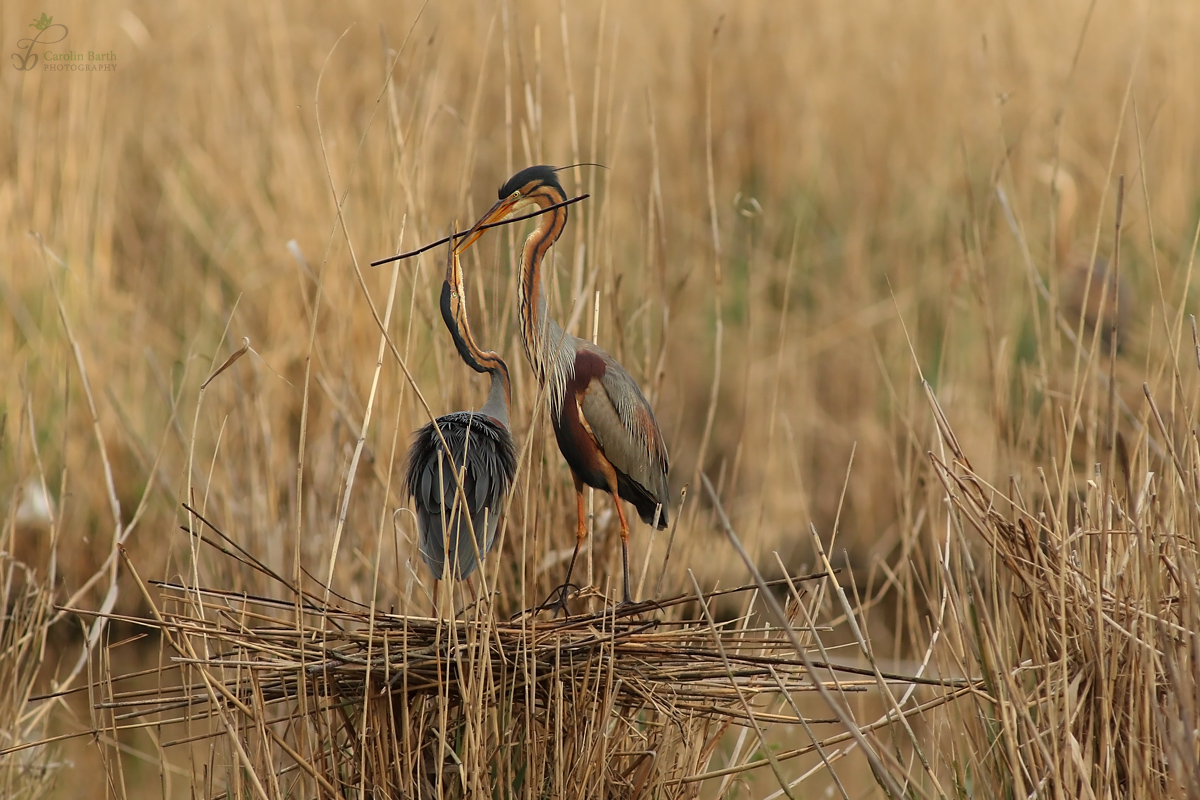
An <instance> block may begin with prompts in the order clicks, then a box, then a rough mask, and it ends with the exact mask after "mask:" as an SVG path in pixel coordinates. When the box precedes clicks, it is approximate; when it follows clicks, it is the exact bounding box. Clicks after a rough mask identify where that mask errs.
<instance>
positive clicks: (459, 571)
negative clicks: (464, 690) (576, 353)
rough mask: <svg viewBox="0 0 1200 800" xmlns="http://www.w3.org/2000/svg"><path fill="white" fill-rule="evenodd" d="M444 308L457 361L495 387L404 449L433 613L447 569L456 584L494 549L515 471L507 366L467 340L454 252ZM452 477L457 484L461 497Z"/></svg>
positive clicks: (427, 427)
mask: <svg viewBox="0 0 1200 800" xmlns="http://www.w3.org/2000/svg"><path fill="white" fill-rule="evenodd" d="M441 308H442V319H443V321H445V323H446V328H447V329H449V331H450V336H451V338H453V339H454V345H455V347H456V348H458V354H459V356H460V357H461V358H462V360H463V361H464V362H466V364H467V366H468V367H470V368H471V369H473V370H475V371H476V372H481V373H482V372H486V373H489V374H490V375H491V379H492V385H491V389H490V391H489V392H488V399H487V402H486V403H485V404H484V406H483V408H481V409H479V410H478V411H456V412H454V413H452V414H446V415H445V416H442V417H438V418H437V420H435V421H434V422H430V423H429V424H427V425H425V426H424V427H423V428H421V429H420V430H419V431H417V432H416V433H415V434H414V435H413V442H412V447H411V448H410V449H409V451H408V462H407V471H406V473H405V477H404V484H405V486H406V487H407V488H408V493H409V494H410V495H411V496H412V497H413V498H414V500H415V501H416V515H417V530H418V539H419V543H420V550H421V558H422V560H424V561H425V563H426V564H428V565H429V569H430V571H431V572H433V578H434V593H433V597H434V607H435V608H436V606H437V582H438V581H440V580H441V579H442V578H443V576H444V575H446V573H447V571H448V572H449V574H450V577H452V578H454V579H455V580H460V581H461V580H466V579H467V578H468V577H469V576H470V575H471V573H473V572H474V571H475V568H476V567H477V566H479V560H480V559H481V558H483V556H484V555H486V554H487V552H488V550H490V549H491V548H492V545H493V544H494V543H495V539H496V527H497V522H498V521H499V519H500V514H501V513H502V512H503V509H504V500H505V498H506V497H508V491H509V487H511V486H512V482H513V474H514V473H515V471H516V467H517V456H516V449H515V448H514V447H513V440H512V434H511V433H510V432H509V428H508V406H509V400H510V388H509V380H508V365H507V364H505V363H504V359H502V358H500V356H499V355H497V354H496V353H494V352H491V351H488V352H484V351H482V350H480V349H479V346H478V345H477V344H475V340H474V338H473V337H472V336H471V327H470V324H469V323H468V320H467V307H466V292H465V290H464V288H463V276H462V268H461V266H460V265H459V261H458V254H457V253H455V252H454V249H453V247H451V248H450V256H449V259H448V263H447V265H446V279H445V281H444V282H443V283H442V297H441ZM435 425H436V428H435ZM439 430H440V431H441V436H440V437H439V435H438V431H439ZM443 439H444V440H445V442H444V444H443V441H442V440H443ZM455 473H459V475H460V478H461V486H462V493H461V495H460V494H459V480H457V479H456V478H455ZM472 534H473V535H472ZM447 568H448V570H447Z"/></svg>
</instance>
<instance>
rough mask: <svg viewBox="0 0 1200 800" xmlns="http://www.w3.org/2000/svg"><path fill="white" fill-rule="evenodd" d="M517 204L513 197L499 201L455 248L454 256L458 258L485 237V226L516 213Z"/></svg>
mask: <svg viewBox="0 0 1200 800" xmlns="http://www.w3.org/2000/svg"><path fill="white" fill-rule="evenodd" d="M517 202H518V201H517V200H515V199H513V198H511V197H506V198H504V199H503V200H500V201H498V202H497V203H496V205H494V206H492V207H491V209H490V210H489V211H488V212H487V213H486V214H484V215H483V216H482V217H481V218H480V219H479V222H476V223H475V226H474V227H473V228H471V230H469V231H467V235H466V236H464V237H463V238H462V241H460V242H459V243H458V244H457V245H456V246H455V248H454V254H455V255H456V256H457V255H460V254H461V253H462V252H463V251H464V250H466V249H467V248H468V247H470V246H471V245H473V244H475V240H476V239H478V238H479V237H480V236H483V231H484V227H483V226H485V225H490V224H492V223H493V222H499V221H500V220H502V219H504V218H505V217H507V216H508V215H509V214H511V213H512V212H513V211H515V210H516V208H517Z"/></svg>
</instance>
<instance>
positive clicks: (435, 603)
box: [433, 578, 442, 619]
mask: <svg viewBox="0 0 1200 800" xmlns="http://www.w3.org/2000/svg"><path fill="white" fill-rule="evenodd" d="M441 583H442V582H441V581H439V580H438V579H437V578H434V579H433V618H434V619H437V615H438V610H437V606H438V587H439V586H440V585H441Z"/></svg>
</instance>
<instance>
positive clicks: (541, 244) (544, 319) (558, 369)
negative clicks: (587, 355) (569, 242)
mask: <svg viewBox="0 0 1200 800" xmlns="http://www.w3.org/2000/svg"><path fill="white" fill-rule="evenodd" d="M546 205H550V203H549V202H548V203H546ZM543 220H544V221H543V222H542V224H541V225H539V226H538V227H537V229H536V230H534V232H533V233H531V234H529V238H528V239H526V240H525V247H524V249H523V250H522V252H521V280H520V288H519V291H518V295H519V300H520V303H521V342H522V343H523V344H524V345H525V356H526V358H528V359H529V366H531V367H532V368H533V372H534V374H535V375H536V376H537V379H538V383H539V384H544V383H546V382H547V381H551V382H552V383H555V384H557V383H565V381H566V379H567V377H568V375H567V373H565V372H564V370H565V369H569V366H568V365H569V364H570V363H571V360H570V359H567V358H565V354H569V353H570V341H571V337H570V336H568V335H566V334H565V333H564V332H563V328H562V326H561V325H559V324H558V321H557V320H555V319H554V318H553V317H551V316H550V312H549V310H548V309H547V305H546V291H545V286H544V285H543V283H542V261H543V259H544V258H545V257H546V253H547V252H548V251H549V249H550V246H551V245H553V244H554V242H555V241H556V240H557V239H558V237H559V236H560V235H562V231H563V228H564V227H565V226H566V223H567V210H566V209H565V208H560V209H558V210H556V211H553V212H551V213H550V214H546V215H544V216H543ZM552 388H555V387H552ZM563 388H565V387H563ZM561 394H562V393H561V391H551V392H550V398H551V402H552V403H554V402H555V401H561Z"/></svg>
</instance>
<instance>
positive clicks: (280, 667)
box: [96, 540, 874, 798]
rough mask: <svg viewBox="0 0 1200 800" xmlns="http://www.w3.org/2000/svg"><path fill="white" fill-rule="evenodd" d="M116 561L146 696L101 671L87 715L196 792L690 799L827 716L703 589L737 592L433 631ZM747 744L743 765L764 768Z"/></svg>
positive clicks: (329, 595) (462, 622)
mask: <svg viewBox="0 0 1200 800" xmlns="http://www.w3.org/2000/svg"><path fill="white" fill-rule="evenodd" d="M226 542H228V540H226ZM219 546H220V549H221V551H222V552H223V553H225V554H227V555H229V556H231V557H233V558H237V559H238V560H239V561H242V562H243V563H249V561H248V560H247V559H248V557H247V556H245V555H244V553H238V552H235V549H234V548H230V547H229V546H227V545H219ZM126 563H127V564H128V566H129V568H130V570H131V571H132V572H133V574H134V576H135V578H136V580H137V581H138V584H139V585H140V586H141V587H142V589H143V591H144V592H145V595H146V599H147V601H148V602H149V603H150V606H151V608H152V611H153V622H152V625H153V627H156V628H157V629H158V633H159V634H160V636H161V641H162V642H163V645H164V647H165V649H166V652H165V653H164V658H163V659H162V667H161V669H160V671H159V679H158V685H157V686H155V687H153V688H151V689H141V690H127V689H124V688H123V687H122V686H121V685H120V678H119V677H116V678H113V677H111V676H110V677H109V679H108V680H107V681H105V683H106V685H107V686H108V691H107V693H106V694H107V696H106V697H104V698H103V699H101V700H100V702H98V703H97V704H96V705H97V708H98V710H100V712H101V714H103V715H105V716H106V720H105V722H106V727H108V729H109V730H110V731H113V732H116V731H119V730H122V729H125V728H129V727H154V728H156V729H157V730H159V731H170V732H173V734H174V735H164V736H163V740H162V744H161V746H162V747H163V749H164V751H165V750H168V749H170V748H172V747H177V746H183V745H193V746H195V745H202V750H203V752H204V753H205V756H204V762H205V763H204V764H203V765H202V766H198V765H197V764H198V762H197V758H198V756H197V755H196V753H198V752H201V750H200V749H197V748H196V747H193V751H192V752H193V755H192V764H193V768H192V770H191V773H192V780H193V782H197V783H202V784H203V786H202V788H200V789H199V793H200V795H201V796H207V797H214V796H215V797H222V796H243V795H244V794H249V795H257V796H260V797H281V796H287V797H466V796H472V797H474V796H484V795H487V796H503V797H562V796H592V797H601V796H603V797H629V798H633V797H643V796H659V797H690V796H696V794H697V793H698V792H699V788H700V786H701V783H702V781H703V780H704V779H705V778H707V777H711V776H712V774H711V773H708V774H706V772H707V771H708V770H709V769H710V767H709V762H710V760H711V759H712V757H713V755H714V752H715V751H716V750H717V748H718V745H719V744H720V743H721V741H722V738H723V736H724V734H725V733H726V732H727V731H729V729H730V728H731V727H732V726H741V727H743V728H745V729H751V730H755V731H759V733H760V734H761V730H762V727H763V726H774V725H779V724H785V725H803V726H805V727H808V726H811V725H814V724H817V725H819V724H822V723H825V724H828V723H830V722H833V721H834V720H832V719H825V720H818V719H805V718H804V717H803V716H802V715H801V713H800V710H799V707H798V706H797V705H796V702H795V700H794V699H793V698H794V695H795V694H796V693H797V692H804V691H809V690H813V689H816V688H818V687H817V683H816V681H814V678H813V676H812V675H810V674H808V672H807V670H806V667H805V662H804V659H803V658H802V657H801V655H800V654H798V653H797V652H796V650H795V641H796V640H795V638H794V636H792V637H791V638H789V637H788V636H785V635H783V633H782V631H781V628H779V627H777V626H773V625H771V624H767V623H764V622H762V621H761V620H760V621H758V622H755V623H751V622H750V619H751V618H750V617H749V616H748V615H747V616H745V617H742V618H741V619H739V620H736V621H734V622H731V623H724V624H722V623H718V622H716V621H715V620H714V618H713V617H712V615H711V614H710V613H709V608H710V606H711V603H712V602H713V601H714V599H715V597H716V595H717V594H722V595H730V594H736V593H747V594H748V593H750V592H753V591H755V588H754V587H750V586H747V587H743V588H740V589H733V590H726V591H723V592H718V593H711V594H708V595H704V594H700V593H697V594H696V595H692V596H682V595H680V596H675V597H672V598H669V599H665V600H662V601H659V602H653V601H652V602H645V603H641V604H639V605H633V606H627V607H620V608H614V607H609V608H608V609H607V610H606V611H605V612H603V613H598V614H594V615H582V616H571V617H566V618H563V619H550V618H549V615H548V614H546V613H541V614H537V613H528V614H524V615H520V616H518V617H517V618H515V619H511V620H508V619H495V618H494V615H493V614H492V613H491V612H490V610H489V608H488V606H487V603H486V601H485V602H484V603H483V604H482V605H481V609H480V610H476V611H474V612H471V611H468V612H466V614H465V616H467V617H468V618H466V619H455V620H447V619H433V618H428V617H414V616H404V615H398V614H393V613H386V612H384V611H382V610H380V609H377V608H371V607H369V606H361V605H357V604H355V603H354V602H352V601H350V600H348V599H346V598H340V597H338V596H337V595H336V594H335V593H333V592H329V591H327V590H324V588H323V587H319V586H317V588H315V589H312V590H310V589H307V588H302V587H297V586H294V585H292V584H291V583H290V582H289V581H287V580H284V579H283V578H281V577H279V576H277V575H274V574H272V578H273V579H274V580H275V581H277V582H278V584H279V585H280V586H282V587H284V588H283V591H281V592H280V594H279V595H278V596H276V597H271V598H268V597H253V596H248V595H246V594H244V593H235V592H229V591H223V590H220V589H213V588H204V587H201V586H196V585H189V584H188V583H187V582H175V583H157V582H155V583H151V584H149V585H148V584H147V583H146V582H144V581H143V580H142V579H141V578H140V577H139V576H137V571H136V569H135V568H134V566H133V565H132V564H129V562H128V561H127V562H126ZM259 567H261V565H259ZM828 577H830V576H829V574H828V573H824V572H822V573H819V574H815V575H809V576H805V577H802V578H793V579H789V580H785V581H781V582H779V583H781V584H782V591H785V592H786V593H787V595H788V601H787V603H786V608H787V612H786V614H787V616H789V617H795V618H796V619H800V618H802V617H804V616H805V615H808V614H810V613H811V611H812V609H806V608H804V605H805V597H806V595H807V594H808V593H807V591H806V588H805V587H806V586H809V587H814V586H815V585H816V582H819V581H823V580H825V579H827V578H828ZM314 585H315V582H314ZM155 589H157V592H156V591H155ZM156 595H157V596H156ZM472 614H473V616H474V618H469V617H471V616H472ZM807 618H808V619H814V618H815V617H813V616H808V617H807ZM795 621H796V620H793V619H789V626H790V625H791V623H792V622H795ZM147 622H149V621H147ZM793 630H807V631H808V633H807V635H806V637H805V638H807V639H808V640H809V641H811V638H810V637H815V636H817V628H815V627H814V626H813V625H812V624H811V623H808V624H807V626H805V625H801V624H800V623H798V622H797V624H796V625H795V627H794V628H793ZM808 664H809V665H810V666H811V665H813V664H814V662H813V661H812V660H811V659H809V661H808ZM818 665H819V666H821V667H827V666H828V665H827V664H826V663H825V662H818ZM168 673H170V675H169V677H168ZM829 677H830V678H832V677H833V676H832V674H831V673H830V674H829ZM873 682H874V681H873V680H867V681H863V682H862V683H863V684H870V683H873ZM831 685H832V684H831ZM837 687H838V690H839V691H843V692H844V691H848V690H849V691H853V690H855V689H862V688H865V687H864V686H863V685H856V684H855V682H854V681H853V680H850V681H847V680H845V679H842V680H839V681H837ZM809 735H810V736H811V728H810V729H809ZM818 738H819V737H818ZM750 741H751V742H754V741H759V740H758V739H754V738H752V739H751V740H750ZM755 748H756V745H749V746H747V747H746V748H745V752H744V753H743V756H742V759H741V766H740V769H743V770H749V769H753V768H756V767H758V766H764V765H765V764H766V759H768V758H770V755H769V754H767V755H765V756H764V754H763V753H759V752H756V749H755ZM173 760H175V761H176V763H178V759H173ZM736 771H737V770H731V771H730V772H736Z"/></svg>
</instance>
